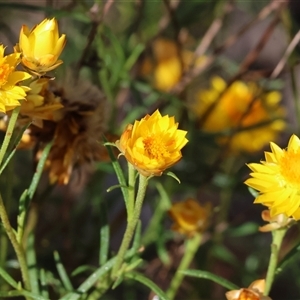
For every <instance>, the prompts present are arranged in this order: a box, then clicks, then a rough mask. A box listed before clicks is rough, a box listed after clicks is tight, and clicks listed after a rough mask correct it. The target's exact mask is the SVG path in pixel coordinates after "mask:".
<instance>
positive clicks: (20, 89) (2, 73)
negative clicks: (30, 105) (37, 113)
mask: <svg viewBox="0 0 300 300" xmlns="http://www.w3.org/2000/svg"><path fill="white" fill-rule="evenodd" d="M4 49H5V48H4V46H3V45H0V99H1V101H0V112H3V113H6V111H8V110H12V109H14V108H15V107H17V106H19V105H20V102H19V100H22V99H25V96H26V91H28V90H30V89H29V88H28V87H26V86H19V85H18V83H19V82H21V81H23V80H25V79H28V78H30V77H31V76H30V75H29V74H28V73H26V72H22V71H16V70H15V68H16V66H17V65H18V64H19V63H20V54H19V53H13V54H9V55H7V56H4Z"/></svg>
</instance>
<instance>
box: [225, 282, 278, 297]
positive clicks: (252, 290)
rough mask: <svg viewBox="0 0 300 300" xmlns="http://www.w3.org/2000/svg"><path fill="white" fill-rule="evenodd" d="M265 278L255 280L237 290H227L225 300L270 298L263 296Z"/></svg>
mask: <svg viewBox="0 0 300 300" xmlns="http://www.w3.org/2000/svg"><path fill="white" fill-rule="evenodd" d="M264 290H265V280H264V279H260V280H255V281H253V282H252V283H251V284H250V286H249V287H248V288H242V289H239V290H232V291H229V292H227V293H226V294H225V295H226V298H227V300H272V299H271V298H270V297H268V296H264V295H263V292H264Z"/></svg>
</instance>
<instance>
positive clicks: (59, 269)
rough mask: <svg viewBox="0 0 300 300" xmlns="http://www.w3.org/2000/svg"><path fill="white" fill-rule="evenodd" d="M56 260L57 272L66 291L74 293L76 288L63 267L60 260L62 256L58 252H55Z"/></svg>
mask: <svg viewBox="0 0 300 300" xmlns="http://www.w3.org/2000/svg"><path fill="white" fill-rule="evenodd" d="M54 260H55V264H56V269H57V272H58V274H59V277H60V279H61V281H62V283H63V285H64V287H65V289H66V290H67V291H68V292H70V291H73V290H74V288H73V286H72V283H71V280H70V278H69V276H68V274H67V272H66V269H65V267H64V266H63V264H62V262H61V260H60V256H59V254H58V252H57V251H54Z"/></svg>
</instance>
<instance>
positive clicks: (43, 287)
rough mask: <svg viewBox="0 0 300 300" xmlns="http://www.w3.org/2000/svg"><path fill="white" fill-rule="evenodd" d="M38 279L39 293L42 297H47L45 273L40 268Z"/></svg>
mask: <svg viewBox="0 0 300 300" xmlns="http://www.w3.org/2000/svg"><path fill="white" fill-rule="evenodd" d="M40 281H41V294H42V296H43V297H44V298H46V299H49V293H48V288H47V280H46V273H45V270H44V269H41V270H40Z"/></svg>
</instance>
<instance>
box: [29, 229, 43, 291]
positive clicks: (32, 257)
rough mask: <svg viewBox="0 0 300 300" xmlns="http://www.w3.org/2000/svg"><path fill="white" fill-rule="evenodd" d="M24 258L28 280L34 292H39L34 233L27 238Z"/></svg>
mask: <svg viewBox="0 0 300 300" xmlns="http://www.w3.org/2000/svg"><path fill="white" fill-rule="evenodd" d="M26 259H27V264H28V273H29V280H30V284H31V288H32V292H33V293H34V294H37V295H39V294H40V287H39V276H38V273H39V271H38V268H37V263H36V254H35V249H34V234H33V233H30V234H29V236H28V239H27V249H26Z"/></svg>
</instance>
